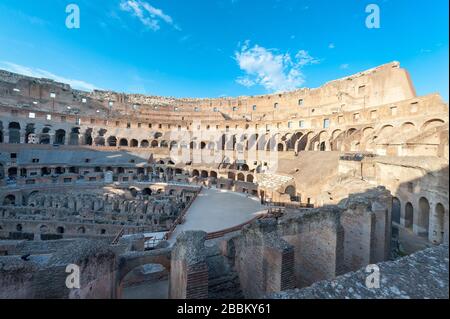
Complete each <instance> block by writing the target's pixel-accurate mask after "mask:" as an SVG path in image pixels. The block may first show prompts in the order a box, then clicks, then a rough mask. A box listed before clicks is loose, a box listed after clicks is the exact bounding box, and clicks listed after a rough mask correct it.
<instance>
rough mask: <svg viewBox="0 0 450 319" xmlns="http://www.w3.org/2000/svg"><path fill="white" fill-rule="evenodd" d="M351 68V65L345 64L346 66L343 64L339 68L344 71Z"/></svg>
mask: <svg viewBox="0 0 450 319" xmlns="http://www.w3.org/2000/svg"><path fill="white" fill-rule="evenodd" d="M349 67H350V64H348V63H344V64H341V65H340V66H339V68H340V69H342V70H346V69H348V68H349Z"/></svg>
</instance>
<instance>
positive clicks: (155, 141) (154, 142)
mask: <svg viewBox="0 0 450 319" xmlns="http://www.w3.org/2000/svg"><path fill="white" fill-rule="evenodd" d="M158 145H159V143H158V141H157V140H153V141H152V144H151V146H152V147H153V148H155V147H158Z"/></svg>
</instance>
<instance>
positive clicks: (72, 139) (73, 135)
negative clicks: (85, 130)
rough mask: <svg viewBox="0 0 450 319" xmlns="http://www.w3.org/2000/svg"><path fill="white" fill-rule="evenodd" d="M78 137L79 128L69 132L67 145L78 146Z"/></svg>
mask: <svg viewBox="0 0 450 319" xmlns="http://www.w3.org/2000/svg"><path fill="white" fill-rule="evenodd" d="M79 137H80V128H79V127H74V128H72V131H71V132H70V136H69V144H70V145H78V142H79Z"/></svg>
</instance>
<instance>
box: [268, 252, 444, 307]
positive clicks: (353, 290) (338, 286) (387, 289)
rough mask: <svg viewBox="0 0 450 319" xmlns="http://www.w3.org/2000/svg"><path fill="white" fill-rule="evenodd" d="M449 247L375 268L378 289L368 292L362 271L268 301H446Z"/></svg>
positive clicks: (277, 296) (364, 274)
mask: <svg viewBox="0 0 450 319" xmlns="http://www.w3.org/2000/svg"><path fill="white" fill-rule="evenodd" d="M448 260H449V259H448V246H445V245H441V246H438V247H433V248H430V249H427V250H424V251H421V252H418V253H415V254H413V255H410V256H408V257H404V258H400V259H397V260H394V261H388V262H383V263H379V264H377V266H378V269H379V273H380V287H379V288H368V287H367V286H366V279H367V276H368V275H370V274H371V273H372V272H373V270H371V271H370V272H366V270H365V268H363V269H360V270H358V271H356V272H351V273H348V274H345V275H343V276H340V277H337V278H336V279H335V280H333V281H322V282H319V283H315V284H313V285H312V286H311V287H308V288H304V289H295V290H288V291H283V292H279V293H275V294H270V295H268V296H267V298H270V299H273V298H274V299H448V298H449V294H448V291H449V290H448V287H449V280H448V271H449V262H448Z"/></svg>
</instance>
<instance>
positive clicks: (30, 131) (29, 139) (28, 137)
mask: <svg viewBox="0 0 450 319" xmlns="http://www.w3.org/2000/svg"><path fill="white" fill-rule="evenodd" d="M34 137H35V135H34V124H33V123H30V124H27V126H26V127H25V143H30V144H35V138H34Z"/></svg>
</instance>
